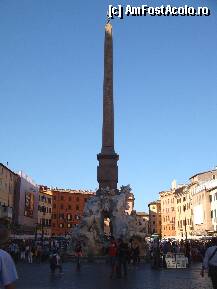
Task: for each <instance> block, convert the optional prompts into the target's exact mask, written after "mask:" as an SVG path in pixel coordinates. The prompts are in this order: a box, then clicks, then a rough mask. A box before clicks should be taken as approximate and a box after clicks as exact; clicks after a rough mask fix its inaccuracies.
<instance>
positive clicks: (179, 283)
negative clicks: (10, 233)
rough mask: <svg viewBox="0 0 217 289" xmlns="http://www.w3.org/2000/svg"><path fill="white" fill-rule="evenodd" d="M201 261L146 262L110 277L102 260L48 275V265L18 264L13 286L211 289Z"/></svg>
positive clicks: (28, 288) (34, 288) (38, 288)
mask: <svg viewBox="0 0 217 289" xmlns="http://www.w3.org/2000/svg"><path fill="white" fill-rule="evenodd" d="M200 268H201V265H200V264H196V265H193V266H192V267H191V268H190V269H168V270H165V269H163V270H159V271H156V270H152V269H151V268H150V265H149V264H140V265H139V266H138V267H136V268H134V267H133V266H130V267H129V270H128V276H127V278H122V279H110V278H109V270H110V268H109V266H108V265H106V264H104V263H85V264H82V270H81V272H76V270H75V264H74V263H71V262H67V263H64V264H63V272H64V274H63V275H62V276H61V275H59V274H56V275H55V276H51V275H50V271H49V264H48V263H43V264H18V265H17V269H18V274H19V280H18V281H17V284H16V289H211V288H212V286H211V283H210V280H209V278H208V277H205V278H202V277H201V276H200Z"/></svg>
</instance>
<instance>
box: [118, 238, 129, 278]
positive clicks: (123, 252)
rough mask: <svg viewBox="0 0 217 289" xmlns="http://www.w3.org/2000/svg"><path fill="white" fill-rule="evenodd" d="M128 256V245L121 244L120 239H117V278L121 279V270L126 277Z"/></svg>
mask: <svg viewBox="0 0 217 289" xmlns="http://www.w3.org/2000/svg"><path fill="white" fill-rule="evenodd" d="M128 255H129V249H128V244H127V243H125V242H123V240H122V239H121V238H120V239H118V247H117V277H118V278H121V277H122V269H123V272H124V276H125V277H126V276H127V259H128Z"/></svg>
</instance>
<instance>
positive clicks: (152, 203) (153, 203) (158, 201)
mask: <svg viewBox="0 0 217 289" xmlns="http://www.w3.org/2000/svg"><path fill="white" fill-rule="evenodd" d="M155 204H160V200H157V201H153V202H150V203H149V204H148V207H149V206H150V205H155Z"/></svg>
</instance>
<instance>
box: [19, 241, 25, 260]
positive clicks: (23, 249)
mask: <svg viewBox="0 0 217 289" xmlns="http://www.w3.org/2000/svg"><path fill="white" fill-rule="evenodd" d="M20 260H21V261H25V260H26V251H25V243H24V241H23V242H22V244H21V248H20Z"/></svg>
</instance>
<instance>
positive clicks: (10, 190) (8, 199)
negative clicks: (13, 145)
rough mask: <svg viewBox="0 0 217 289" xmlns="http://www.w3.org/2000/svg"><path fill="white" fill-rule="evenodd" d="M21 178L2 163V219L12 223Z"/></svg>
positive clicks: (0, 213) (0, 191) (0, 187)
mask: <svg viewBox="0 0 217 289" xmlns="http://www.w3.org/2000/svg"><path fill="white" fill-rule="evenodd" d="M18 182H19V176H18V175H17V174H15V173H14V172H13V171H11V170H10V169H9V168H8V167H7V166H5V165H3V164H2V163H0V218H2V219H7V220H8V221H10V222H12V220H13V218H14V214H15V211H14V202H15V195H16V192H17V189H18Z"/></svg>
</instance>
